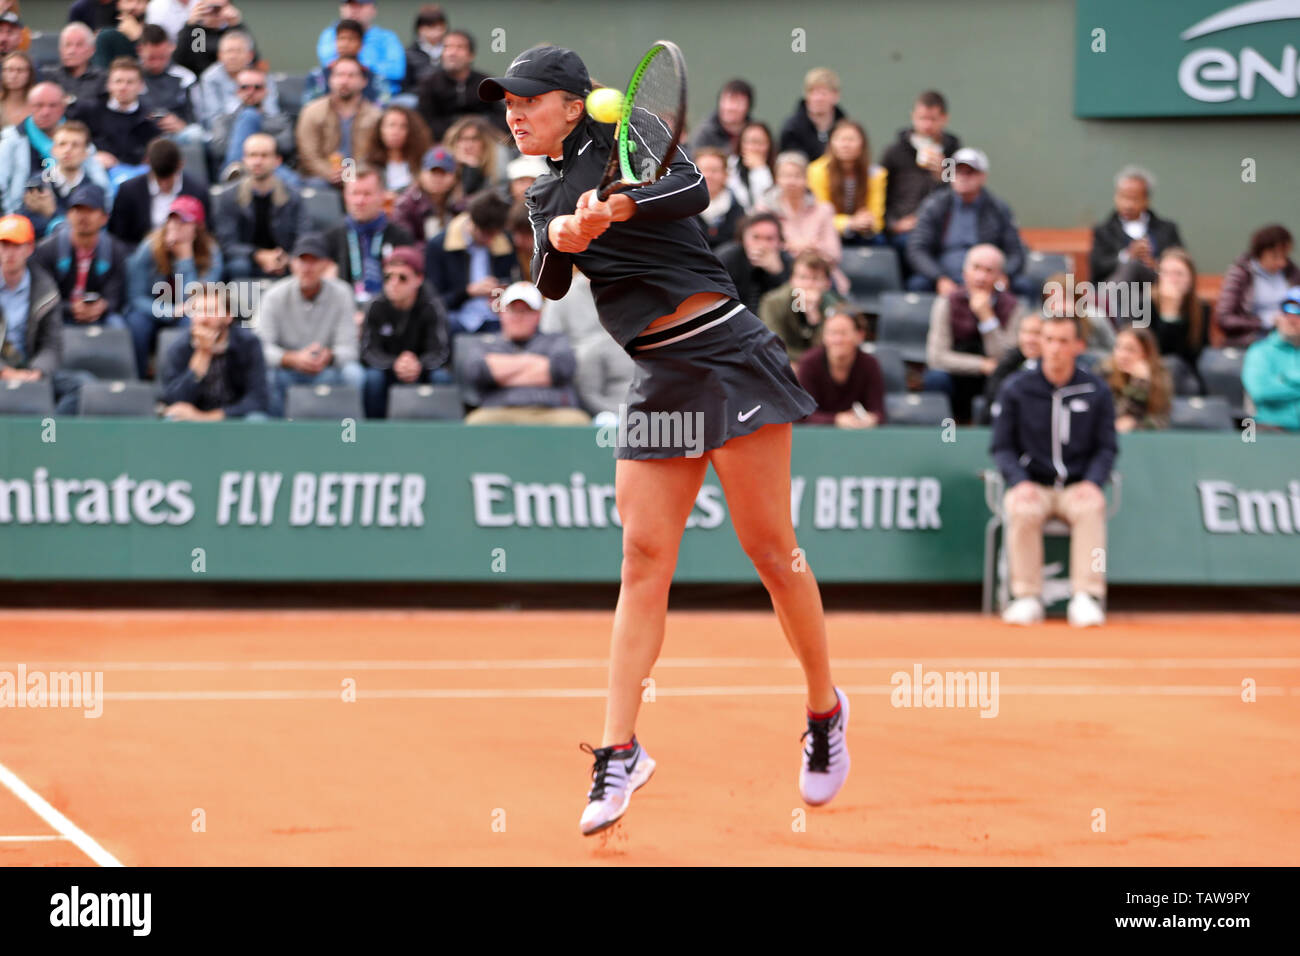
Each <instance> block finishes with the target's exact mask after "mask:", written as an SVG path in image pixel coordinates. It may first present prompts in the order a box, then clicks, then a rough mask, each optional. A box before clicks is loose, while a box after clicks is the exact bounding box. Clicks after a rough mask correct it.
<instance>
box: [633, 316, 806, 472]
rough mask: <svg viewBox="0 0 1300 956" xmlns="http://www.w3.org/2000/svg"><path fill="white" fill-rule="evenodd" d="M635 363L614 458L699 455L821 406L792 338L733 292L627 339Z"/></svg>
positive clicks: (803, 416)
mask: <svg viewBox="0 0 1300 956" xmlns="http://www.w3.org/2000/svg"><path fill="white" fill-rule="evenodd" d="M628 352H629V353H630V354H631V356H632V358H633V361H634V362H635V364H636V370H635V372H634V373H633V376H632V384H631V386H630V387H629V388H628V393H627V401H626V402H625V403H624V405H623V406H622V407H621V408H620V409H619V425H618V441H617V442H616V443H614V447H615V449H616V450H615V457H616V458H628V459H645V458H693V457H699V456H700V455H702V454H704V453H705V452H708V451H712V450H713V449H714V448H721V447H722V446H723V445H724V444H726V443H727V442H728V441H730V440H731V439H732V438H736V437H738V436H740V435H748V434H750V433H751V432H754V431H757V430H758V429H759V428H761V427H763V426H764V425H775V424H783V423H785V422H794V421H798V420H799V419H801V418H805V417H806V416H808V415H809V414H811V413H812V412H813V411H815V410H816V408H817V403H816V402H815V401H814V400H813V398H812V396H811V395H809V394H808V393H807V392H805V391H804V390H803V388H802V386H800V384H799V380H798V379H797V378H796V377H795V374H794V371H793V370H792V369H791V368H790V356H789V354H788V353H787V352H786V350H785V345H784V344H783V343H782V342H781V340H780V338H778V337H777V336H776V334H775V333H773V332H772V331H771V330H770V329H768V327H767V326H765V325H764V324H763V322H762V320H760V319H759V318H758V316H756V315H754V313H752V312H750V311H749V310H748V309H747V308H745V306H744V305H743V304H742V303H740V302H737V301H736V300H734V299H729V300H728V301H727V302H725V303H723V304H722V305H720V306H718V307H717V308H715V309H712V310H710V311H708V312H706V313H704V314H703V315H699V316H697V317H695V318H693V319H690V320H688V321H687V322H684V323H681V324H679V325H675V326H673V327H671V328H666V329H655V330H654V331H653V332H649V333H645V334H642V335H640V336H638V337H637V338H635V339H633V340H632V341H631V342H630V343H628Z"/></svg>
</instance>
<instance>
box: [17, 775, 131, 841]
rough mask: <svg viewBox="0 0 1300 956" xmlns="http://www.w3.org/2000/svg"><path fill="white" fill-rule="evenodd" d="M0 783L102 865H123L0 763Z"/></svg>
mask: <svg viewBox="0 0 1300 956" xmlns="http://www.w3.org/2000/svg"><path fill="white" fill-rule="evenodd" d="M0 784H4V785H5V786H6V787H8V788H9V790H10V791H12V793H13V795H14V796H16V797H17V798H18V799H19V800H21V801H22V802H23V803H24V804H26V805H27V807H28V809H30V810H31V811H32V812H33V813H35V814H36V815H37V816H38V817H40V818H41V819H42V820H44V821H45V822H46V823H48V824H49V825H50V826H52V827H53V828H54V829H56V830H58V831H59V833H61V834H62V835H63V836H66V837H67V838H68V839H69V840H71V841H72V842H73V843H74V844H76V847H77V849H78V850H80V851H81V852H82V853H84V854H86V856H88V857H90V858H91V859H92V860H94V861H95V862H96V863H98V864H99V865H100V866H121V865H122V864H121V863H120V862H119V861H118V859H117V857H115V856H113V854H111V853H109V852H108V851H107V850H105V849H104V848H103V847H102V846H100V845H99V844H98V843H96V842H95V841H94V840H93V839H92V838H91V837H90V836H89V835H88V834H87V833H86V832H85V831H84V830H82V829H81V828H80V827H79V826H77V825H76V824H75V823H73V822H72V821H71V820H69V819H68V818H67V817H65V816H64V815H63V814H62V813H60V812H59V811H58V810H56V809H54V807H52V806H50V804H49V801H47V800H46V799H45V798H44V797H42V796H41V795H40V794H39V793H37V792H36V791H35V790H33V789H32V788H31V787H29V786H27V784H25V783H23V782H22V780H20V779H19V777H18V775H17V774H16V773H14V772H13V771H12V770H10V769H9V768H8V767H6V766H5V765H4V764H0Z"/></svg>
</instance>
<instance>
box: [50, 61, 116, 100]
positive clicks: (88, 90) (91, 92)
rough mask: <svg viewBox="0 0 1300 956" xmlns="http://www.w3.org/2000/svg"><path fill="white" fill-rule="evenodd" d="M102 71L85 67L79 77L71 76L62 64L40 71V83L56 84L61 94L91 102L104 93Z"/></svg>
mask: <svg viewBox="0 0 1300 956" xmlns="http://www.w3.org/2000/svg"><path fill="white" fill-rule="evenodd" d="M106 79H107V77H106V76H105V75H104V71H103V70H100V69H97V68H96V67H94V66H88V67H86V72H85V73H83V74H81V76H71V75H70V74H69V73H68V71H67V70H66V69H64V67H63V64H62V63H56V64H54V65H53V66H47V67H44V68H42V69H41V71H40V82H42V83H57V84H58V85H59V86H60V87H62V88H63V92H65V93H70V94H71V95H72V96H74V97H75V98H77V99H79V100H93V99H94V98H95V97H97V96H99V94H100V93H103V92H104V81H105V80H106Z"/></svg>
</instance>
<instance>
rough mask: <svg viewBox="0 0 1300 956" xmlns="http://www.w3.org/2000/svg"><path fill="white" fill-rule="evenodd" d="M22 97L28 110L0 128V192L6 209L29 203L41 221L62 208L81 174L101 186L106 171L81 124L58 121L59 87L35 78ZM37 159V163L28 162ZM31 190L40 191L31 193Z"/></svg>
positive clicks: (20, 209)
mask: <svg viewBox="0 0 1300 956" xmlns="http://www.w3.org/2000/svg"><path fill="white" fill-rule="evenodd" d="M28 102H29V103H30V104H31V107H32V115H31V116H29V117H28V118H27V119H26V120H24V121H23V122H22V123H21V124H19V125H18V126H16V127H10V128H9V129H7V130H5V131H4V133H2V134H0V193H3V195H4V212H5V213H6V214H11V213H16V212H23V213H24V215H26V210H24V208H23V207H24V206H25V205H27V204H28V203H30V204H31V205H30V211H31V212H32V213H35V214H36V215H37V216H38V217H39V218H40V219H41V222H40V223H39V225H40V226H42V227H44V226H45V225H46V224H47V223H48V222H49V221H50V220H52V219H54V218H56V217H57V216H59V215H60V214H61V213H62V210H63V209H64V208H66V200H67V196H68V193H70V192H71V191H72V190H73V189H74V188H75V187H76V186H78V185H80V184H81V182H82V180H83V178H89V180H90V181H91V182H93V183H95V184H96V185H98V186H100V187H101V188H103V189H107V188H108V174H107V173H105V172H104V169H103V167H102V166H101V165H100V164H99V158H98V157H97V156H95V155H93V148H92V146H91V143H90V130H89V129H88V128H87V127H86V125H85V124H84V123H78V122H75V121H73V122H69V123H64V122H63V104H64V93H63V90H61V89H60V88H59V87H58V86H56V85H55V84H53V83H37V84H36V85H35V86H33V87H32V91H31V93H29V94H28ZM38 159H39V161H40V162H39V165H36V166H33V165H32V164H33V163H34V162H35V161H36V160H38ZM33 190H35V191H36V192H38V193H40V194H41V195H39V196H33V194H32V193H33ZM33 224H34V225H37V224H36V223H35V222H34V223H33ZM41 231H43V230H38V233H39V232H41Z"/></svg>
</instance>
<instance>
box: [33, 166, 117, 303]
mask: <svg viewBox="0 0 1300 956" xmlns="http://www.w3.org/2000/svg"><path fill="white" fill-rule="evenodd" d="M107 223H108V209H107V197H106V196H105V195H104V190H102V189H100V188H99V187H98V186H96V185H95V184H94V183H82V184H81V185H80V186H78V187H77V188H76V189H74V190H73V191H72V195H71V196H69V197H68V213H67V220H66V221H65V222H64V223H63V224H62V225H61V226H59V227H58V228H56V229H55V230H54V231H53V232H52V233H51V234H50V235H48V236H46V237H45V238H44V239H43V240H41V242H40V244H39V245H37V247H36V255H35V260H36V262H37V263H38V264H39V265H40V266H41V268H42V269H44V270H45V271H46V272H48V273H49V274H50V275H51V276H52V277H53V279H54V281H55V283H56V284H57V285H58V287H59V295H60V296H61V297H62V299H63V305H62V310H63V321H64V323H66V324H68V325H108V326H113V327H115V328H126V319H125V318H123V315H122V311H123V306H124V303H125V301H126V247H125V246H123V245H122V243H121V242H119V241H118V240H117V239H115V238H113V237H112V236H111V235H109V234H108V232H106V231H105V230H104V226H105V225H106V224H107Z"/></svg>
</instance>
